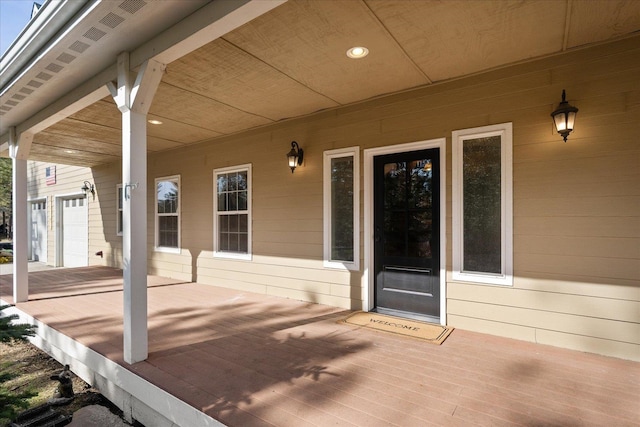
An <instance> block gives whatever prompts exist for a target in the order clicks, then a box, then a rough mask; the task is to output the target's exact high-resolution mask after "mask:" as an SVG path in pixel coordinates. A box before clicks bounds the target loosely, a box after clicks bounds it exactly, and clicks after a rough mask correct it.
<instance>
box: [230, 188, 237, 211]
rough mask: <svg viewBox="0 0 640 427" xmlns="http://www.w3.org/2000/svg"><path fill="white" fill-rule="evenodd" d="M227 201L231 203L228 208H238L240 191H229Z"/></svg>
mask: <svg viewBox="0 0 640 427" xmlns="http://www.w3.org/2000/svg"><path fill="white" fill-rule="evenodd" d="M227 201H228V203H229V205H228V206H227V208H228V209H227V210H230V211H236V210H238V193H237V192H235V191H234V192H233V193H228V194H227Z"/></svg>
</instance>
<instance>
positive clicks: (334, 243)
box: [323, 147, 360, 270]
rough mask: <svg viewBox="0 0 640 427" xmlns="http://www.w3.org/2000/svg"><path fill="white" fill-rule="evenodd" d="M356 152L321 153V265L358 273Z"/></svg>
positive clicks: (344, 150) (357, 155)
mask: <svg viewBox="0 0 640 427" xmlns="http://www.w3.org/2000/svg"><path fill="white" fill-rule="evenodd" d="M359 152H360V151H359V148H358V147H350V148H344V149H339V150H330V151H325V152H324V161H323V183H324V184H323V185H324V189H323V205H324V215H323V216H324V265H325V267H331V268H346V269H349V270H358V269H359V261H360V250H359V249H360V244H359V233H360V227H359V218H360V212H359V207H360V198H359V196H360V187H359V182H360V158H359Z"/></svg>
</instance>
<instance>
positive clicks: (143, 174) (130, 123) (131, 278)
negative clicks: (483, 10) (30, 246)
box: [108, 52, 165, 363]
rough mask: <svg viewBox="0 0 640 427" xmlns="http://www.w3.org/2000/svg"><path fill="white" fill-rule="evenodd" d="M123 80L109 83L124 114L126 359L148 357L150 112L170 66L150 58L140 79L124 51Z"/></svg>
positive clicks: (120, 64)
mask: <svg viewBox="0 0 640 427" xmlns="http://www.w3.org/2000/svg"><path fill="white" fill-rule="evenodd" d="M117 66H118V81H117V84H113V83H111V84H108V88H109V92H110V93H111V95H112V96H113V99H114V101H115V102H116V105H117V106H118V109H119V110H120V112H121V113H122V184H123V204H122V265H123V267H122V270H123V290H124V315H123V318H124V325H123V326H124V331H123V332H124V333H123V335H124V345H123V348H124V355H123V356H124V360H125V362H127V363H136V362H140V361H143V360H145V359H146V358H147V356H148V353H149V343H148V341H149V338H148V326H147V113H148V111H149V107H150V105H151V101H152V100H153V96H154V94H155V92H156V90H157V88H158V85H159V84H160V80H161V79H162V73H163V72H164V69H165V66H164V64H160V63H158V62H156V61H146V62H145V63H144V64H143V65H142V67H140V71H139V72H138V74H137V76H136V78H135V80H134V79H133V78H132V77H133V76H132V74H131V71H130V66H129V53H128V52H124V53H121V54H120V55H118V62H117Z"/></svg>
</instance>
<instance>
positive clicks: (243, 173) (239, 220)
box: [213, 164, 251, 260]
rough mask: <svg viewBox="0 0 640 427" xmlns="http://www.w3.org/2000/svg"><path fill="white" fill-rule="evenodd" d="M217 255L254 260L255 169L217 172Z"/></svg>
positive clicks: (214, 247) (215, 218)
mask: <svg viewBox="0 0 640 427" xmlns="http://www.w3.org/2000/svg"><path fill="white" fill-rule="evenodd" d="M213 181H214V184H213V187H214V188H215V194H214V197H213V205H214V206H213V212H214V222H213V233H214V236H213V242H214V244H213V252H214V256H216V257H222V258H235V259H246V260H250V259H251V165H250V164H249V165H242V166H235V167H229V168H223V169H215V170H214V171H213Z"/></svg>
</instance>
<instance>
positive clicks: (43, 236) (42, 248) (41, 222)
mask: <svg viewBox="0 0 640 427" xmlns="http://www.w3.org/2000/svg"><path fill="white" fill-rule="evenodd" d="M31 259H32V260H33V261H40V262H47V202H45V201H42V202H31Z"/></svg>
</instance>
